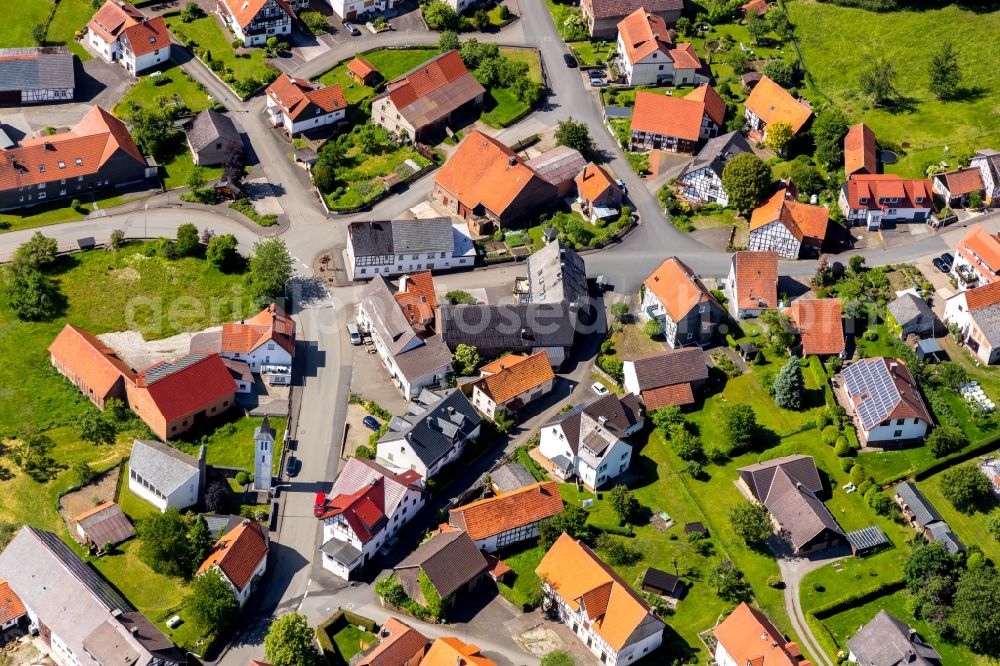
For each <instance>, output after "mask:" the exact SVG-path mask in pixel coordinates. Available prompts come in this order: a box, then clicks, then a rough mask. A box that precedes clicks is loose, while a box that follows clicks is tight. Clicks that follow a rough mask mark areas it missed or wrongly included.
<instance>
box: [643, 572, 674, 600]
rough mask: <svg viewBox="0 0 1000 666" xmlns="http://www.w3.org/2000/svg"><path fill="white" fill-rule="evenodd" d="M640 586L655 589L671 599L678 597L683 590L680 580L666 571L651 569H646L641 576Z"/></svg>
mask: <svg viewBox="0 0 1000 666" xmlns="http://www.w3.org/2000/svg"><path fill="white" fill-rule="evenodd" d="M642 585H643V587H646V586H649V587H652V588H655V589H657V590H659V591H660V592H662V593H663V594H666V595H669V596H672V597H676V596H679V595H680V593H681V591H682V590H683V589H684V583H683V582H681V579H680V578H678V577H677V576H675V575H674V574H670V573H667V572H666V571H660V570H659V569H654V568H653V567H649V568H648V569H646V573H644V574H643V575H642Z"/></svg>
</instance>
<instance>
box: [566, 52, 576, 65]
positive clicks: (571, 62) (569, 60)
mask: <svg viewBox="0 0 1000 666" xmlns="http://www.w3.org/2000/svg"><path fill="white" fill-rule="evenodd" d="M563 62H564V63H566V66H567V67H576V58H574V57H573V56H571V55H570V54H568V53H563Z"/></svg>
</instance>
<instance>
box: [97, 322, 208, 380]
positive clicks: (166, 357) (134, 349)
mask: <svg viewBox="0 0 1000 666" xmlns="http://www.w3.org/2000/svg"><path fill="white" fill-rule="evenodd" d="M221 330H222V327H221V326H216V327H214V328H209V329H205V330H204V331H198V332H195V333H178V334H177V335H174V336H171V337H169V338H163V339H161V340H145V339H143V337H142V334H141V333H139V332H138V331H120V332H118V333H103V334H101V335H99V336H97V337H98V338H99V339H100V340H101V341H103V342H104V343H106V344H107V345H108V346H109V347H111V348H112V349H114V350H115V353H116V354H118V356H119V357H120V358H121V359H122V360H123V361H125V363H126V364H127V365H128V366H129V367H130V368H135V369H136V370H141V369H142V368H148V367H149V366H151V365H153V364H154V363H157V362H158V361H172V360H174V359H176V358H179V357H181V356H184V355H185V354H187V353H189V352H190V350H191V340H192V338H194V337H195V336H196V335H199V334H202V333H207V332H215V331H221Z"/></svg>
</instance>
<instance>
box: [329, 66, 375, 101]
mask: <svg viewBox="0 0 1000 666" xmlns="http://www.w3.org/2000/svg"><path fill="white" fill-rule="evenodd" d="M348 62H349V61H348ZM315 80H316V81H318V82H320V83H322V84H323V85H324V86H332V85H338V86H340V88H341V89H342V90H343V91H344V99H345V100H347V103H348V104H351V105H361V103H362V102H367V101H368V100H369V99H371V98H372V97H374V95H375V89H374V88H369V87H368V86H363V85H361V84H359V83H356V82H355V81H354V79H352V78H351V77H349V76H348V75H347V65H345V64H344V63H341V64H339V65H337V66H336V67H334V68H333V69H328V70H326V71H325V72H323V73H322V74H320V75H319V77H317V78H316V79H315Z"/></svg>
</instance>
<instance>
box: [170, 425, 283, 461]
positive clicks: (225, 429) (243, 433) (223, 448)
mask: <svg viewBox="0 0 1000 666" xmlns="http://www.w3.org/2000/svg"><path fill="white" fill-rule="evenodd" d="M263 420H264V419H263V418H261V417H253V416H251V417H245V418H242V417H239V416H238V415H237V413H236V412H235V411H234V412H232V414H231V415H230V419H229V420H228V421H226V422H225V423H224V424H221V425H219V424H213V428H214V431H213V432H211V433H209V434H207V435H205V436H204V437H202V436H201V433H184V435H181V439H180V441H177V442H174V444H175V445H176V446H177V448H179V449H181V450H182V451H187V452H188V453H190V454H192V455H197V453H198V447H199V446H200V445H201V444H205V445H206V449H207V450H206V458H205V459H206V461H207V462H208V464H209V465H219V466H220V467H242V468H243V469H245V470H247V471H248V472H253V468H254V460H253V457H254V441H253V431H254V429H255V428H257V427H258V426H260V424H261V421H263ZM268 421H270V424H271V427H272V428H274V430H275V433H276V434H275V436H274V440H275V450H274V472H275V473H277V472H278V466H279V465H280V464H281V449H282V447H283V443H284V441H285V424H286V421H287V419H285V418H283V417H276V416H271V417H268ZM216 426H217V427H216Z"/></svg>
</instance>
